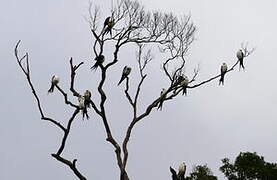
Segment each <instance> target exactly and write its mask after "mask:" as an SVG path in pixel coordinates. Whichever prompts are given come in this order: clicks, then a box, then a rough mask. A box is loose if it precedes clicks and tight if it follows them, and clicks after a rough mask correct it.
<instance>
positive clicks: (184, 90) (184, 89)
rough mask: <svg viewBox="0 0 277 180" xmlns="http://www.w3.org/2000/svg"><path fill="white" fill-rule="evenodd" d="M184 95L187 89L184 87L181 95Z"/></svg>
mask: <svg viewBox="0 0 277 180" xmlns="http://www.w3.org/2000/svg"><path fill="white" fill-rule="evenodd" d="M184 94H185V95H187V87H184V88H183V95H184Z"/></svg>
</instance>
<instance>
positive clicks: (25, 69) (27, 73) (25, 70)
mask: <svg viewBox="0 0 277 180" xmlns="http://www.w3.org/2000/svg"><path fill="white" fill-rule="evenodd" d="M20 42H21V41H20V40H19V41H18V42H17V43H16V46H15V49H14V54H15V57H16V59H17V63H18V65H19V67H20V68H21V70H22V71H23V73H24V74H25V76H26V78H27V82H28V84H29V86H30V88H31V90H32V93H33V95H34V97H35V99H36V102H37V106H38V109H39V112H40V115H41V119H42V120H45V121H49V122H51V123H53V124H54V125H56V126H57V127H58V128H59V129H61V130H63V131H65V127H63V125H61V124H60V123H59V122H57V121H56V120H54V119H52V118H49V117H46V116H45V115H44V112H43V110H42V107H41V103H40V99H39V97H38V95H37V92H36V90H35V88H34V85H33V83H32V81H31V76H30V65H29V55H28V53H26V54H25V55H24V56H23V57H19V55H18V47H19V45H20ZM24 60H25V61H26V67H24V65H23V62H24Z"/></svg>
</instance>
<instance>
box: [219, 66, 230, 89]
mask: <svg viewBox="0 0 277 180" xmlns="http://www.w3.org/2000/svg"><path fill="white" fill-rule="evenodd" d="M227 70H228V66H227V64H226V63H225V62H224V63H223V64H222V65H221V67H220V79H219V85H220V84H222V85H224V76H225V74H226V72H227Z"/></svg>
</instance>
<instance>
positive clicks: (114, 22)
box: [14, 0, 253, 180]
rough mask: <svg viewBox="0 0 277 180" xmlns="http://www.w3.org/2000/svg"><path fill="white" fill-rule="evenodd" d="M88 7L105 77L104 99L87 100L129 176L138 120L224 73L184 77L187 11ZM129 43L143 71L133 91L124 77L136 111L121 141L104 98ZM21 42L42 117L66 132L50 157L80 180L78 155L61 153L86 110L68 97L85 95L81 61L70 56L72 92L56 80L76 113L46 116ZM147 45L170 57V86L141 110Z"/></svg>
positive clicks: (21, 59) (127, 4) (189, 26)
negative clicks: (63, 119) (78, 79)
mask: <svg viewBox="0 0 277 180" xmlns="http://www.w3.org/2000/svg"><path fill="white" fill-rule="evenodd" d="M89 9H90V11H89V18H88V19H87V20H88V22H89V23H90V29H91V33H92V36H93V38H94V42H93V45H92V50H93V53H94V56H95V60H96V62H95V63H97V64H94V66H93V69H96V68H98V69H100V71H99V70H97V71H95V72H92V73H100V74H101V78H100V80H99V84H98V86H97V90H98V94H99V96H100V97H101V98H100V101H99V102H94V101H93V100H91V99H89V105H90V106H91V107H92V108H91V109H92V110H93V111H94V112H95V113H96V114H97V115H98V116H99V117H100V118H101V120H102V122H103V124H104V131H105V132H106V141H108V142H109V143H110V144H111V145H112V146H113V147H114V150H115V151H114V152H115V157H116V161H117V166H118V168H119V171H120V180H129V176H128V173H127V170H126V167H127V162H128V157H129V153H128V143H129V140H130V137H131V135H132V130H133V128H134V127H135V125H136V124H137V123H138V122H140V121H142V120H143V119H144V118H145V117H147V116H149V115H150V113H151V112H152V111H153V110H154V109H155V108H156V107H158V106H160V105H162V104H161V103H166V102H167V101H169V100H174V99H175V98H177V97H178V96H180V95H181V94H182V92H183V91H184V89H185V90H187V89H188V90H192V89H195V88H197V87H199V86H203V85H205V84H207V83H209V82H211V81H214V80H216V79H218V78H219V77H220V74H218V75H215V76H213V77H209V78H207V79H206V80H204V81H197V75H198V73H199V69H195V71H194V74H192V75H191V76H190V78H189V80H188V79H186V81H184V79H185V78H184V76H183V74H184V68H185V66H186V61H187V59H186V56H185V55H186V53H187V52H188V50H189V47H190V45H191V43H192V42H193V41H194V35H195V30H196V27H195V25H194V24H193V23H192V21H191V18H190V16H186V15H184V16H182V17H181V18H178V17H177V16H175V15H174V14H172V13H163V12H159V11H155V12H153V11H151V12H150V11H146V10H145V8H144V7H143V6H142V5H141V4H140V3H139V2H137V1H130V0H122V1H120V2H119V3H118V4H117V5H115V6H114V7H112V11H111V14H109V15H108V16H109V17H110V18H106V17H100V9H99V8H98V7H97V6H93V5H92V4H90V8H89ZM105 19H106V20H105ZM104 20H105V23H104ZM108 32H109V33H108ZM109 43H110V44H112V45H113V46H114V49H113V53H112V56H113V57H112V58H111V59H107V58H105V57H107V56H106V54H104V52H103V50H104V45H105V44H109ZM131 44H133V45H136V47H137V63H138V66H137V68H138V70H139V81H138V83H137V85H136V91H135V93H134V95H133V94H131V93H130V92H129V87H130V85H131V84H130V82H129V77H128V76H126V77H125V79H126V81H125V90H124V93H125V96H126V98H127V100H128V102H129V104H130V106H131V108H132V111H133V113H132V117H131V122H130V124H129V126H128V128H127V130H126V132H125V137H124V139H123V143H122V144H119V141H118V140H117V139H115V138H114V136H113V133H112V131H111V128H110V124H109V121H111V118H112V117H108V116H107V114H106V100H107V98H108V97H107V95H106V91H105V89H104V88H103V86H104V84H105V83H106V77H107V76H109V70H110V68H111V67H113V66H114V65H115V64H117V63H118V62H119V58H118V56H119V55H118V54H119V52H120V50H121V48H122V47H124V46H128V45H130V46H132V45H131ZM19 45H20V41H18V43H17V44H16V47H15V52H14V53H15V56H16V59H17V62H18V65H19V66H20V68H21V70H22V71H23V73H24V75H25V76H26V78H27V82H28V84H29V86H30V88H31V90H32V93H33V95H34V97H35V99H36V102H37V107H38V110H39V113H40V116H41V119H42V120H45V121H49V122H50V123H52V124H54V125H55V127H57V128H58V129H60V130H61V132H62V133H63V137H62V139H61V144H60V147H59V148H58V150H57V152H55V153H52V157H53V158H55V159H56V160H57V161H59V162H61V163H63V164H65V165H66V166H68V167H69V168H70V169H71V170H72V171H73V173H74V174H75V175H76V176H77V177H78V179H80V180H86V179H87V178H86V177H85V175H84V174H83V173H82V172H81V171H80V170H79V169H78V168H77V164H76V163H77V159H73V160H69V159H66V158H65V157H64V156H63V155H62V154H63V151H64V149H65V147H66V142H67V139H68V135H69V133H70V129H71V126H72V122H73V121H74V120H75V118H76V115H77V114H78V113H80V112H82V111H84V109H83V107H81V106H80V105H78V104H74V103H73V102H71V101H70V100H69V98H68V96H74V97H77V98H80V97H82V96H83V94H81V93H80V92H77V91H76V90H75V86H74V85H75V76H76V73H77V70H78V69H79V68H80V67H81V66H82V65H83V62H80V63H78V64H74V63H73V59H72V58H71V59H70V61H69V62H70V70H71V71H70V72H71V74H70V77H71V78H70V82H69V83H70V89H69V91H70V93H69V94H68V92H67V91H66V90H63V89H62V88H61V87H60V86H59V85H58V84H54V86H55V88H56V89H57V91H58V92H59V93H60V94H61V95H62V96H63V98H64V103H65V104H67V105H68V106H69V107H70V108H71V109H72V115H71V117H70V118H69V119H68V121H67V123H66V124H61V123H59V121H58V120H56V119H53V118H51V117H48V116H46V115H45V114H46V113H45V112H44V110H43V108H42V103H41V101H40V97H39V95H38V93H37V91H36V89H35V86H34V85H33V83H32V78H31V77H32V76H31V73H30V66H29V63H30V62H29V55H28V53H26V54H25V55H23V56H20V55H19V53H18V48H19ZM148 47H158V48H159V50H160V51H159V52H160V53H163V54H164V56H163V57H166V58H165V59H163V60H162V62H161V63H162V69H163V72H164V75H165V76H166V77H167V79H168V86H167V88H165V89H164V91H163V93H162V94H161V95H160V94H156V95H155V97H154V98H153V100H152V102H151V103H150V104H148V105H147V106H146V107H140V108H142V109H139V110H138V100H139V99H140V98H141V96H140V94H141V93H140V92H141V88H142V85H143V83H144V82H145V81H146V79H147V74H146V73H145V69H146V68H147V65H148V64H149V63H150V62H151V60H152V59H153V57H152V54H151V50H150V49H149V48H148ZM243 50H244V56H245V57H247V56H248V55H250V54H251V53H252V52H253V49H252V50H250V51H249V50H248V49H247V48H246V47H245V46H244V48H243ZM238 62H239V61H238V60H234V64H233V65H232V66H231V68H229V69H228V70H227V72H226V74H229V73H230V72H231V71H233V70H234V69H235V67H236V66H237V65H238ZM132 85H133V83H132ZM96 93H97V92H94V94H96ZM139 112H142V113H139Z"/></svg>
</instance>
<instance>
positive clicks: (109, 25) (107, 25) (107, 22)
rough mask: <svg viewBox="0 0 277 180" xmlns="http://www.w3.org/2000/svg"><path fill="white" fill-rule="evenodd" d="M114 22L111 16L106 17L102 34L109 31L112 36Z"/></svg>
mask: <svg viewBox="0 0 277 180" xmlns="http://www.w3.org/2000/svg"><path fill="white" fill-rule="evenodd" d="M114 24H115V22H114V18H113V17H111V16H109V17H107V18H106V19H105V22H104V34H106V33H108V32H110V35H111V36H112V29H113V26H114Z"/></svg>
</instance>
